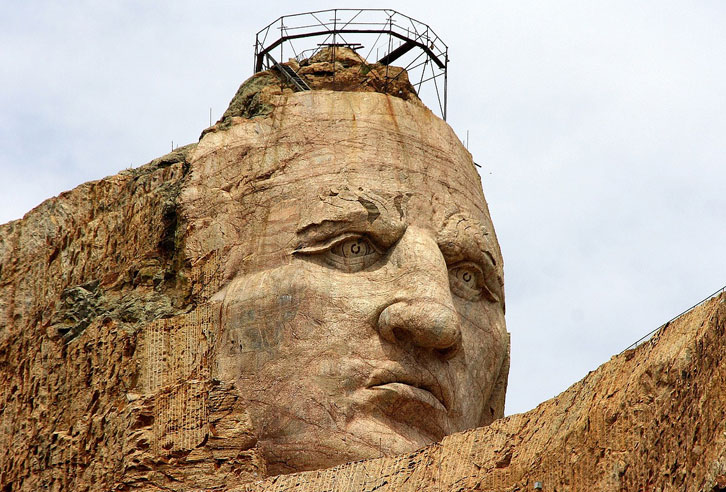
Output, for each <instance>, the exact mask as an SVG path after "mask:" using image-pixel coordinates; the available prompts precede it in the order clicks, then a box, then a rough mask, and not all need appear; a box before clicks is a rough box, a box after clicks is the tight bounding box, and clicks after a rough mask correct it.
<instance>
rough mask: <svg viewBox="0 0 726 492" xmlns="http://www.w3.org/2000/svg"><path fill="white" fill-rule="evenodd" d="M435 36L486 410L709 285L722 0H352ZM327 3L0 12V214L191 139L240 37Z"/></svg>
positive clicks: (569, 369)
mask: <svg viewBox="0 0 726 492" xmlns="http://www.w3.org/2000/svg"><path fill="white" fill-rule="evenodd" d="M364 3H365V7H367V8H393V9H396V10H398V11H400V12H402V13H404V14H407V15H410V16H412V17H414V18H416V19H418V20H421V21H423V22H425V23H428V24H429V25H430V26H431V27H432V29H433V30H434V31H436V32H437V34H439V35H440V36H441V38H443V40H444V41H445V42H446V43H447V44H448V46H449V50H450V58H451V63H450V68H449V117H448V122H449V124H451V126H452V127H453V128H454V130H455V131H456V132H457V134H458V135H459V136H460V137H461V138H462V139H465V137H466V132H467V131H468V132H469V150H470V151H471V152H472V154H473V156H474V160H475V161H476V162H478V163H479V164H481V165H482V166H483V167H482V169H481V175H482V179H483V185H484V191H485V194H486V196H487V200H488V202H489V206H490V209H491V212H492V216H493V219H494V223H495V226H496V228H497V234H498V236H499V240H500V243H501V245H502V250H503V254H504V258H505V275H506V278H505V282H506V290H507V323H508V329H509V330H510V332H511V333H512V370H511V376H510V387H509V395H508V404H507V413H508V414H511V413H517V412H521V411H525V410H528V409H530V408H533V407H534V406H535V405H537V404H538V403H540V402H541V401H543V400H545V399H548V398H551V397H553V396H555V395H556V394H558V393H559V392H561V391H563V390H564V389H566V388H567V387H568V386H569V385H570V384H572V383H574V382H575V381H577V380H579V379H581V378H582V377H583V376H585V374H587V372H588V371H589V370H593V369H595V368H596V367H597V366H598V365H600V364H602V363H603V362H605V361H607V360H608V359H609V358H610V357H611V356H612V355H614V354H617V353H618V352H620V351H621V350H623V349H624V348H625V347H627V346H628V345H629V344H630V343H632V342H634V341H635V340H636V339H637V338H639V337H640V336H641V335H643V334H645V333H647V332H649V331H650V330H652V329H653V328H656V327H657V326H659V325H661V324H662V323H664V322H665V321H667V320H668V319H670V318H671V317H672V316H674V315H675V314H678V313H679V312H680V311H682V310H684V309H685V308H687V307H689V306H690V305H692V304H694V303H696V302H697V301H699V300H700V299H702V298H703V297H705V296H706V295H708V294H710V293H711V292H713V291H715V290H716V289H718V288H720V287H722V286H723V285H724V284H726V248H725V246H726V191H725V190H726V142H725V138H724V137H725V136H726V29H724V26H726V3H724V2H722V1H718V0H713V1H707V0H702V1H692V2H682V1H681V2H675V1H668V0H658V1H656V0H653V1H650V0H638V1H633V0H627V1H621V0H614V1H607V2H605V1H601V2H594V1H583V0H576V1H564V0H562V1H561V0H550V1H547V2H542V1H535V0H526V1H525V0H522V1H511V0H507V1H487V0H480V1H476V2H459V3H455V2H448V3H447V2H441V1H437V2H430V1H424V0H419V1H391V2H388V3H382V2H379V1H370V0H369V1H366V2H364ZM351 6H353V7H360V6H363V5H362V4H361V5H335V4H331V3H328V2H301V1H298V2H290V1H277V2H270V3H269V4H266V3H264V2H239V1H224V2H223V1H214V0H212V1H205V2H201V1H200V2H189V1H166V2H162V1H155V2H149V1H137V2H132V1H116V2H91V1H86V2H82V1H73V0H70V1H67V2H51V1H47V2H43V1H32V0H31V1H27V2H14V3H13V5H12V8H5V9H3V15H2V16H0V67H1V68H0V74H1V75H0V223H2V222H6V221H9V220H13V219H17V218H20V217H21V216H22V215H23V214H24V213H26V212H27V211H29V210H30V209H31V208H33V207H35V206H36V205H38V204H39V203H40V202H41V201H43V200H44V199H46V198H49V197H51V196H54V195H57V194H58V193H60V192H61V191H64V190H67V189H71V188H73V187H75V186H77V185H78V184H80V183H82V182H85V181H88V180H93V179H99V178H102V177H104V176H107V175H110V174H115V173H117V172H118V171H120V170H122V169H124V168H127V167H129V166H134V167H136V166H139V165H141V164H144V163H146V162H148V161H150V160H151V159H153V158H154V157H157V156H160V155H162V154H164V153H166V152H167V151H169V150H170V148H171V142H172V140H173V141H174V144H175V145H183V144H186V143H191V142H196V141H197V139H198V137H199V134H200V132H201V130H202V129H204V128H205V127H206V126H208V124H209V108H210V107H211V108H212V115H213V119H214V120H216V119H217V118H218V117H219V116H220V115H221V114H222V112H223V111H224V110H225V108H226V107H227V104H228V102H229V100H230V99H231V97H232V96H233V94H234V92H235V91H236V89H237V87H238V86H239V84H240V83H241V82H242V81H243V80H245V79H246V78H247V77H248V76H250V75H251V74H252V58H253V47H252V45H253V42H254V34H255V32H256V31H257V30H259V29H260V28H262V27H264V26H265V25H266V24H268V23H269V22H271V21H273V20H274V19H275V18H277V17H278V16H280V15H283V14H289V13H295V12H300V11H306V10H316V9H326V8H332V7H351Z"/></svg>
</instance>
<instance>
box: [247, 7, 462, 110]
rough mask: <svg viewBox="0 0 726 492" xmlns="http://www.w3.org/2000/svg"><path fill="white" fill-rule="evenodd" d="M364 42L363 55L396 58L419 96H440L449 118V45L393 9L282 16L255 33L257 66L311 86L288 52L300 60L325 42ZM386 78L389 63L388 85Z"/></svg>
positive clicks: (383, 60)
mask: <svg viewBox="0 0 726 492" xmlns="http://www.w3.org/2000/svg"><path fill="white" fill-rule="evenodd" d="M320 41H322V42H320ZM351 41H354V42H351ZM362 43H365V44H367V45H368V46H367V54H366V55H365V56H363V58H364V59H366V60H369V59H371V55H372V54H373V53H374V50H375V60H376V61H377V63H379V64H381V65H384V66H386V67H388V66H389V65H390V64H392V63H393V62H397V63H398V66H401V67H402V68H403V69H404V70H405V71H406V72H407V73H408V77H409V80H410V81H411V84H412V85H413V87H414V89H415V90H416V94H417V95H418V96H419V98H420V99H422V100H426V99H431V100H434V101H436V102H437V103H438V108H439V114H440V115H441V117H442V118H443V119H444V120H445V119H446V107H447V95H446V92H447V85H448V81H447V68H448V64H449V48H448V46H446V44H445V43H444V42H443V41H442V40H441V38H439V36H438V35H436V33H434V32H433V31H432V30H431V28H430V27H429V26H428V25H426V24H424V23H422V22H419V21H417V20H416V19H413V18H411V17H408V16H406V15H403V14H401V13H399V12H397V11H395V10H391V9H330V10H317V11H314V12H304V13H300V14H293V15H285V16H282V17H280V18H278V19H277V20H275V21H274V22H272V23H270V24H269V25H267V26H266V27H264V28H263V29H262V30H260V31H259V32H258V33H257V36H256V37H255V60H254V71H255V73H257V72H260V71H263V70H268V69H271V68H277V69H278V70H279V71H280V72H282V74H283V75H284V76H285V77H286V78H287V79H288V80H289V82H290V83H291V84H292V85H293V86H295V88H296V90H308V89H309V87H307V86H306V85H305V82H304V80H303V79H302V78H301V77H299V76H298V75H297V74H296V73H295V71H294V70H292V69H291V68H290V67H288V66H287V65H283V64H282V62H283V61H285V56H286V55H287V57H288V58H294V59H295V60H297V61H298V62H301V61H303V60H304V59H306V58H309V57H310V56H312V55H313V54H314V53H316V52H317V51H318V50H320V49H321V48H324V47H332V48H333V50H334V49H335V48H336V47H347V48H350V49H352V50H354V51H356V52H357V50H365V49H366V46H365V45H364V44H362ZM278 60H279V61H278ZM400 73H401V72H399V74H398V75H400ZM391 75H392V74H391ZM398 75H396V77H398ZM394 78H395V77H393V76H392V77H391V78H390V80H393V79H394ZM388 80H389V77H388V69H386V87H388ZM384 92H385V90H384Z"/></svg>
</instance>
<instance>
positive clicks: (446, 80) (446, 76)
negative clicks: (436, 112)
mask: <svg viewBox="0 0 726 492" xmlns="http://www.w3.org/2000/svg"><path fill="white" fill-rule="evenodd" d="M444 56H445V57H446V58H445V60H446V62H445V63H444V121H446V110H447V105H448V98H449V48H448V47H447V48H446V54H445V55H444ZM466 143H467V145H468V144H469V137H467V141H466Z"/></svg>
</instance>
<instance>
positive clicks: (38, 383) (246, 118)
mask: <svg viewBox="0 0 726 492" xmlns="http://www.w3.org/2000/svg"><path fill="white" fill-rule="evenodd" d="M329 55H330V56H332V55H333V53H332V52H329V51H327V50H323V51H322V52H320V53H319V54H318V55H316V56H315V57H313V58H311V59H310V60H307V61H305V62H303V64H302V65H303V66H302V67H300V73H301V74H302V75H303V76H304V77H305V78H306V79H307V81H308V83H309V84H310V86H311V87H313V88H314V90H312V91H307V92H302V93H295V92H293V91H291V90H290V89H288V88H287V87H285V86H284V84H283V83H282V82H281V81H280V80H279V79H278V78H277V77H278V75H276V74H275V73H274V72H267V73H263V74H257V75H256V76H255V77H253V78H252V79H251V80H250V81H248V82H247V83H245V84H243V86H242V87H241V88H240V91H239V92H238V94H237V95H236V96H235V98H234V99H233V101H232V103H231V104H230V109H229V110H228V111H227V112H226V113H225V115H224V116H223V118H222V120H220V122H218V124H217V125H215V126H214V127H212V128H209V129H207V130H206V131H205V132H204V133H203V136H202V138H201V139H200V141H199V143H198V144H195V145H190V146H187V147H185V148H183V149H180V150H179V151H177V152H174V153H172V154H170V155H168V156H164V157H163V158H161V159H159V160H157V161H154V162H152V163H151V164H149V165H147V166H144V167H143V168H141V169H139V170H136V171H128V172H124V173H121V174H120V175H118V176H113V177H110V178H107V179H104V180H101V181H99V182H95V183H89V184H86V185H83V186H81V187H79V188H77V189H76V190H73V191H71V192H68V193H66V194H63V195H61V196H60V197H58V198H56V199H52V200H49V201H47V202H46V203H44V204H43V205H41V206H40V207H38V208H37V209H35V210H34V211H32V212H30V213H29V214H28V215H27V216H26V217H25V218H23V219H22V220H20V221H15V222H13V223H9V224H6V225H4V226H2V243H1V244H0V258H2V270H0V275H2V277H0V288H2V291H1V295H2V297H1V299H2V301H1V302H2V304H0V306H1V308H2V311H1V312H0V319H2V320H3V325H2V332H0V336H1V338H0V341H1V345H0V353H1V354H2V357H3V359H2V360H3V365H2V369H3V371H2V387H3V395H2V396H3V409H4V411H3V414H2V417H1V418H2V421H1V422H2V429H3V431H2V433H1V434H0V439H2V441H1V442H0V445H2V449H3V450H5V451H4V452H5V454H4V456H3V459H2V461H0V466H1V468H0V469H1V470H2V471H1V473H2V475H1V478H2V482H3V484H12V487H13V489H21V490H34V489H37V488H42V487H46V488H58V489H68V488H74V489H78V490H82V489H84V488H88V489H92V488H96V487H100V488H116V489H130V488H165V487H166V488H180V489H184V488H190V487H191V488H212V487H219V486H225V485H227V486H229V485H233V484H234V483H244V482H245V481H250V480H254V479H259V478H262V477H264V476H267V475H270V474H279V473H290V472H295V471H301V470H307V469H318V468H321V467H327V466H332V465H336V464H340V463H344V462H346V461H351V460H356V459H363V458H370V457H375V456H379V455H380V454H381V453H384V454H387V455H393V454H398V453H406V452H411V451H414V450H415V449H418V448H420V447H421V446H425V445H427V444H430V443H432V442H435V441H437V440H440V439H441V438H442V437H444V436H445V435H448V434H451V433H453V432H458V431H462V430H466V429H470V428H475V427H478V426H481V425H487V424H489V423H491V422H492V421H493V420H495V419H496V418H499V417H501V416H502V414H503V408H504V395H505V391H506V381H507V374H508V369H509V366H508V360H509V356H508V354H509V337H508V334H507V332H506V330H505V326H504V293H503V280H502V259H501V253H500V251H499V246H498V244H497V240H496V236H495V234H494V230H493V227H492V224H491V219H490V218H489V212H488V210H487V205H486V202H485V201H484V196H483V193H482V189H481V183H480V180H479V177H478V174H477V173H476V170H475V168H474V166H473V163H472V161H471V156H470V155H469V154H468V152H466V150H465V149H464V148H463V147H462V145H461V143H460V142H459V140H458V138H457V137H456V136H455V135H454V133H453V132H452V130H451V129H450V128H449V127H448V126H447V125H446V124H445V123H444V122H442V121H441V120H440V119H439V118H437V117H436V116H434V115H433V114H432V113H431V112H430V111H429V110H428V109H427V108H425V107H424V106H423V105H422V104H421V103H420V101H418V98H417V97H416V96H415V92H413V89H412V87H411V86H410V84H409V83H408V81H407V79H406V77H405V73H404V72H401V73H400V75H401V76H400V77H398V78H397V80H396V81H395V82H390V85H389V84H388V83H386V84H384V87H383V88H385V89H386V90H389V89H390V90H393V92H394V95H389V94H381V93H380V92H375V90H376V89H377V88H379V87H378V85H377V84H378V81H379V79H380V74H379V73H378V72H380V71H381V70H383V68H382V67H380V66H368V65H367V64H365V62H364V61H363V60H361V59H360V58H359V57H357V55H355V53H353V52H352V51H350V50H347V51H346V50H343V49H339V50H338V52H337V54H335V56H336V58H335V60H334V61H333V60H330V61H329ZM330 63H333V65H334V66H336V67H337V65H340V67H338V68H340V70H338V69H336V72H335V74H334V75H331V73H330V70H329V68H330V67H328V66H327V64H330ZM385 70H387V71H396V70H398V71H399V72H400V69H394V68H385ZM333 79H335V80H333ZM362 82H363V83H362ZM395 84H399V85H398V86H396V85H395ZM340 86H342V88H344V89H350V88H353V87H356V86H360V90H358V91H356V92H352V91H349V90H348V91H343V90H336V91H331V90H327V88H328V87H330V88H336V89H340V88H341V87H340ZM379 89H381V88H379Z"/></svg>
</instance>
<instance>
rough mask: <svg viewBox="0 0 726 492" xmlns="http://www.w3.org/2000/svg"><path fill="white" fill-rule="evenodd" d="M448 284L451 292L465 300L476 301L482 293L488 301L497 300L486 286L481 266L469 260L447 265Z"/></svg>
mask: <svg viewBox="0 0 726 492" xmlns="http://www.w3.org/2000/svg"><path fill="white" fill-rule="evenodd" d="M449 285H450V286H451V292H452V293H454V294H455V295H457V296H458V297H461V298H462V299H466V300H467V301H476V300H478V299H480V298H481V297H482V295H483V296H484V297H486V298H487V299H488V300H490V301H496V300H497V297H496V296H495V295H494V294H492V292H491V291H490V290H489V288H487V286H486V282H485V279H484V273H483V272H482V270H481V268H479V266H478V265H476V264H474V263H471V262H465V263H459V264H456V265H454V266H452V267H449Z"/></svg>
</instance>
